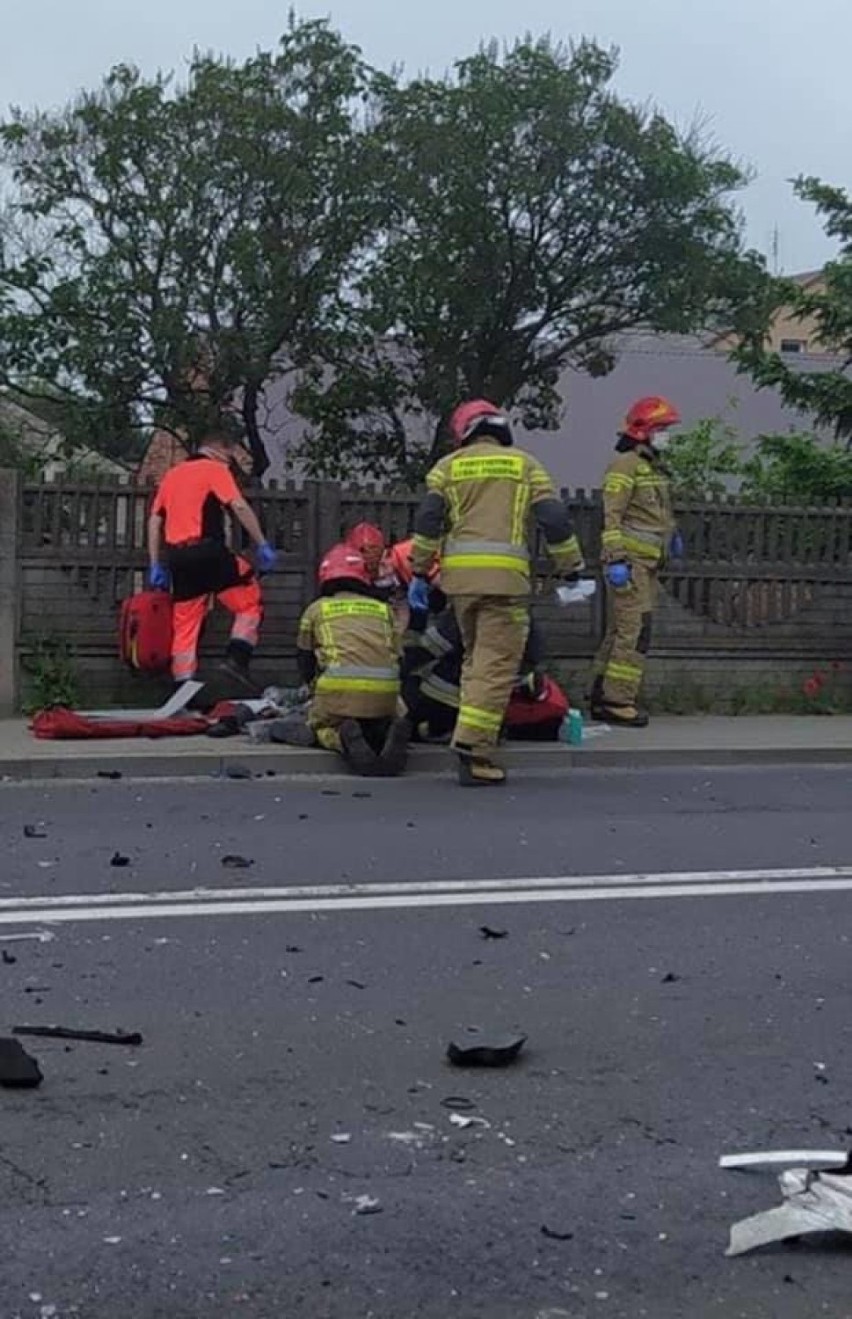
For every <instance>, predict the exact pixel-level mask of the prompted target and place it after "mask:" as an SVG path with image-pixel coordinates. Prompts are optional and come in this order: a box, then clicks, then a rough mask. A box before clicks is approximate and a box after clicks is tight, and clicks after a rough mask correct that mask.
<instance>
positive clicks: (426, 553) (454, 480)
mask: <svg viewBox="0 0 852 1319" xmlns="http://www.w3.org/2000/svg"><path fill="white" fill-rule="evenodd" d="M426 487H427V491H428V493H427V495H426V498H425V499H424V500H423V503H422V504H421V505H420V508H419V510H418V513H417V517H416V519H415V523H414V532H415V534H414V545H413V549H412V554H411V562H412V566H413V568H414V571H415V573H418V574H419V575H421V576H425V575H426V573H427V571H428V569H429V567H430V565H431V563H432V561H433V559H434V557H435V555H436V554H438V555H439V556H440V560H441V589H442V590H443V591H445V592H446V593H447V595H450V596H452V595H476V596H481V595H499V596H522V595H528V594H529V592H530V589H531V588H530V555H529V541H530V531H531V520H532V518H535V520H536V521H537V522H538V524H539V526H540V527H541V528H542V530H543V532H544V538H545V541H546V543H547V548H548V552H549V553H550V556H551V558H552V559H553V561H554V563H555V564H556V567H557V569H558V570H559V571H561V572H562V573H564V574H566V575H568V574H570V573H573V572H578V571H579V570H580V568H582V566H583V556H582V554H581V552H580V545H579V542H578V541H577V537H576V536H575V535H574V531H573V528H572V526H571V519H570V516H569V514H568V510H567V508H566V507H565V505H564V504H563V502H562V501H561V500H560V499H559V498H558V497H557V495H556V491H555V489H554V486H553V482H552V480H551V478H550V476H549V475H548V473H547V472H546V471H545V469H544V468H543V467H542V465H541V463H540V462H539V461H538V459H537V458H533V457H532V456H531V455H530V454H528V453H524V452H523V450H521V449H514V448H508V447H505V446H503V445H501V444H499V443H498V442H497V441H495V440H492V439H489V438H483V439H481V440H476V441H474V443H472V444H469V445H467V446H466V447H465V448H463V449H459V450H458V451H457V452H455V453H452V454H450V455H448V457H446V458H442V459H441V461H440V462H439V463H437V464H436V466H435V467H433V468H432V470H431V472H430V473H429V475H428V476H427V478H426Z"/></svg>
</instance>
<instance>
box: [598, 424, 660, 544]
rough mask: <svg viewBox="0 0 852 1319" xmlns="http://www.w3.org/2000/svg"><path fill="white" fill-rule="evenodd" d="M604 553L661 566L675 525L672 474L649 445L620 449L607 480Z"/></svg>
mask: <svg viewBox="0 0 852 1319" xmlns="http://www.w3.org/2000/svg"><path fill="white" fill-rule="evenodd" d="M603 505H604V529H603V535H602V537H601V557H602V558H603V561H604V563H612V562H613V561H614V560H616V559H625V560H627V561H628V562H629V561H630V560H633V559H635V560H638V561H640V562H642V563H644V564H646V565H648V566H649V567H656V566H657V565H658V564H659V563H660V562H661V561H662V559H663V558H664V557H665V553H666V547H667V545H668V542H669V538H670V536H671V535H672V532H673V531H674V529H675V521H674V514H673V512H672V503H671V490H670V484H669V478H668V476H667V475H666V473H665V472H664V471H663V469H662V468H661V466H660V464H659V461H658V460H656V459H655V458H654V457H653V456H652V455H651V453H650V450H648V449H647V448H645V447H644V446H640V447H638V448H637V449H634V450H632V451H630V452H629V453H620V454H619V455H618V456H617V457H616V458H615V459H614V460H613V462H611V463H610V465H609V467H608V468H607V470H606V475H605V477H604V483H603Z"/></svg>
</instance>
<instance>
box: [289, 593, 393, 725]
mask: <svg viewBox="0 0 852 1319" xmlns="http://www.w3.org/2000/svg"><path fill="white" fill-rule="evenodd" d="M296 644H297V646H298V649H299V651H300V652H301V653H302V655H304V654H305V652H312V653H313V656H314V659H315V672H316V681H315V684H314V699H313V703H312V707H311V715H312V717H314V718H316V717H319V718H322V716H324V715H336V716H340V717H343V718H345V719H382V718H391V717H393V716H394V715H395V714H396V707H397V700H398V697H399V687H400V683H399V640H398V637H397V633H396V629H395V628H394V619H393V613H392V612H391V609H390V606H389V605H387V604H385V603H384V602H383V601H381V600H373V599H370V598H369V597H367V596H363V595H359V594H358V593H357V592H355V591H340V592H339V593H338V594H336V595H333V596H324V597H322V598H321V599H319V600H314V602H313V604H311V605H308V608H307V609H306V610H305V612H304V614H303V615H302V618H301V621H300V623H299V635H298V640H297V642H296ZM300 667H301V665H300Z"/></svg>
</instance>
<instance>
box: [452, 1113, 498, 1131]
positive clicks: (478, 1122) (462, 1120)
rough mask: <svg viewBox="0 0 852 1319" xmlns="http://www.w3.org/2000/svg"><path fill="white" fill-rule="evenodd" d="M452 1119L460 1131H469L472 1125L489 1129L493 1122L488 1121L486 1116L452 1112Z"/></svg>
mask: <svg viewBox="0 0 852 1319" xmlns="http://www.w3.org/2000/svg"><path fill="white" fill-rule="evenodd" d="M450 1121H451V1122H452V1124H453V1126H454V1127H458V1128H459V1130H460V1131H467V1130H469V1129H470V1128H471V1127H484V1128H485V1129H486V1130H487V1129H489V1128H490V1126H491V1123H490V1122H486V1120H485V1118H484V1117H466V1116H465V1115H464V1114H463V1113H451V1114H450Z"/></svg>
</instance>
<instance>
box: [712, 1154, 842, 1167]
mask: <svg viewBox="0 0 852 1319" xmlns="http://www.w3.org/2000/svg"><path fill="white" fill-rule="evenodd" d="M849 1164H850V1153H849V1150H756V1151H754V1152H753V1153H751V1154H723V1155H722V1157H721V1159H720V1160H719V1167H720V1168H727V1169H729V1170H732V1171H734V1172H740V1171H742V1172H745V1171H747V1170H752V1171H755V1172H772V1171H773V1170H774V1169H781V1170H782V1171H783V1170H784V1169H785V1168H810V1169H812V1170H813V1171H814V1172H828V1171H830V1170H832V1169H834V1170H839V1169H841V1168H842V1169H844V1170H845V1169H846V1168H847V1167H849ZM850 1171H852V1168H850Z"/></svg>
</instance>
